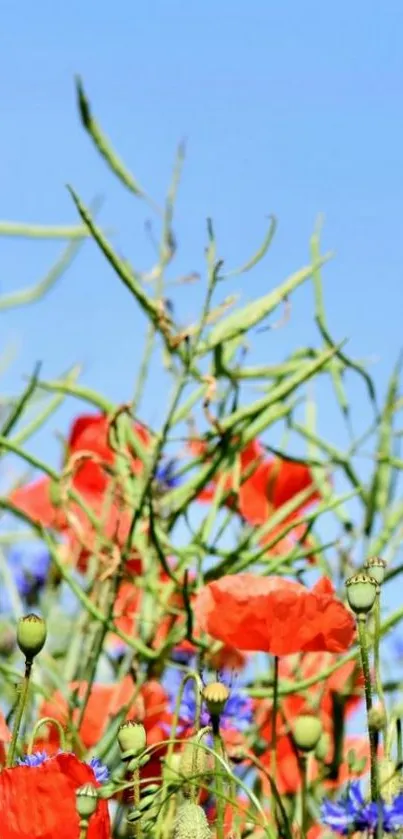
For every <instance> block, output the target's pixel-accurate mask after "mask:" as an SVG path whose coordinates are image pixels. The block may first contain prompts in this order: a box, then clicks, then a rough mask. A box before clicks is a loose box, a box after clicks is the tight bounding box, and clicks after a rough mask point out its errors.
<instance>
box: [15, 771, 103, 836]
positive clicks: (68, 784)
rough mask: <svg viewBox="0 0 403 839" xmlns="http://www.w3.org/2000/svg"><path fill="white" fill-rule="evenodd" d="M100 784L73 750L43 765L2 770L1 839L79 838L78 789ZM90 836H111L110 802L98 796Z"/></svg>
mask: <svg viewBox="0 0 403 839" xmlns="http://www.w3.org/2000/svg"><path fill="white" fill-rule="evenodd" d="M86 783H91V784H93V785H94V786H99V784H97V782H96V780H95V776H94V773H93V771H92V769H91V767H90V766H88V765H87V764H85V763H81V761H79V760H78V758H77V757H76V756H75V755H73V754H60V755H57V756H56V757H54V758H52V759H50V760H47V761H45V762H44V763H42V764H41V765H40V766H14V767H12V768H11V769H3V770H2V771H1V772H0V813H1V839H78V837H79V834H80V828H79V816H78V813H77V810H76V796H75V791H76V790H77V789H78V787H81V786H83V784H86ZM87 836H88V839H110V823H109V815H108V805H107V803H106V801H102V800H99V801H98V806H97V810H96V812H95V813H94V815H93V816H91V819H90V822H89V828H88V834H87Z"/></svg>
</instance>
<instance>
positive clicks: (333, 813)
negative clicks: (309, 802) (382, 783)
mask: <svg viewBox="0 0 403 839" xmlns="http://www.w3.org/2000/svg"><path fill="white" fill-rule="evenodd" d="M321 819H322V822H323V824H325V825H327V826H328V827H330V828H331V829H332V830H334V831H335V832H336V833H341V834H344V835H346V834H351V833H356V832H360V833H361V832H364V831H365V832H368V833H375V832H376V831H377V829H378V826H379V827H380V828H381V833H382V831H383V832H384V833H394V832H395V831H396V830H398V829H399V828H401V827H403V795H398V796H397V797H396V798H395V799H394V800H393V801H392V803H391V804H386V803H385V802H384V801H383V800H382V799H381V800H379V801H377V802H375V801H371V802H368V801H366V800H365V798H364V796H363V794H362V791H361V788H360V783H359V781H352V782H351V784H349V786H348V787H347V791H346V792H345V794H344V795H343V796H342V798H340V799H339V800H338V801H329V800H325V801H324V802H323V804H322V810H321Z"/></svg>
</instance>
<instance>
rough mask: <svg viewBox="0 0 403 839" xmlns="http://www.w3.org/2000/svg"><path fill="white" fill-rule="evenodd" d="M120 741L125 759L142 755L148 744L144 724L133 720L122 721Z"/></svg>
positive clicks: (119, 733) (119, 732)
mask: <svg viewBox="0 0 403 839" xmlns="http://www.w3.org/2000/svg"><path fill="white" fill-rule="evenodd" d="M118 743H119V746H120V750H121V752H122V759H123V760H127V759H128V758H133V757H137V756H138V755H140V754H141V752H143V751H144V749H145V747H146V745H147V735H146V730H145V728H144V725H142V724H141V723H139V722H133V721H132V720H128V721H127V722H124V723H122V725H121V726H120V727H119V731H118Z"/></svg>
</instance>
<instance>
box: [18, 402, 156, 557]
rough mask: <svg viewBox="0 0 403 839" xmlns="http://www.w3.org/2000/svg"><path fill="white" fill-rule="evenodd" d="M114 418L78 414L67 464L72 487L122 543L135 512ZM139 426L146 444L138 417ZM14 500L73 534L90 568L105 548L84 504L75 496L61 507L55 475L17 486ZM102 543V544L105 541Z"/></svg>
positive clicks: (136, 468) (137, 467) (134, 464)
mask: <svg viewBox="0 0 403 839" xmlns="http://www.w3.org/2000/svg"><path fill="white" fill-rule="evenodd" d="M109 427H110V423H109V419H108V417H107V416H106V415H105V414H94V415H83V416H80V417H77V419H76V420H75V421H74V423H73V426H72V428H71V432H70V435H69V437H68V440H67V444H66V463H67V464H68V465H70V466H71V471H72V475H71V482H70V483H71V487H72V488H73V489H74V490H76V491H77V492H78V493H79V494H80V495H81V497H82V499H83V501H84V503H85V504H86V505H87V506H88V507H89V508H90V509H91V511H92V512H93V513H94V514H95V516H96V517H97V518H99V519H100V520H101V521H102V524H103V529H102V534H103V536H104V538H105V539H106V540H112V541H114V542H115V544H117V545H119V546H121V545H122V544H123V543H124V542H125V540H126V538H127V536H128V533H129V528H130V522H131V518H132V512H131V511H130V509H128V507H127V504H125V503H124V502H123V501H122V499H121V497H120V491H119V489H118V486H117V482H115V481H114V478H113V477H112V474H111V470H112V469H113V467H114V464H115V458H116V455H115V452H114V451H113V449H112V448H111V447H110V445H109V440H108V435H109ZM134 431H135V433H136V435H137V436H138V438H139V440H140V442H141V443H143V444H144V445H145V446H147V445H148V444H149V443H150V439H151V437H150V434H149V432H148V431H147V429H146V428H144V426H143V425H141V424H140V423H138V422H136V423H135V424H134ZM130 466H131V471H132V473H133V474H139V472H140V471H141V469H142V467H143V464H142V461H141V460H140V459H139V458H137V457H136V456H135V455H134V454H132V455H131V456H130ZM10 500H11V501H12V502H13V504H15V505H16V507H18V508H19V509H20V510H21V511H22V512H23V513H25V514H26V515H28V516H29V517H30V518H31V519H32V520H33V521H35V522H39V523H40V524H42V525H44V526H45V527H49V528H52V529H54V530H56V531H59V532H61V533H62V534H64V535H66V536H67V539H68V543H69V547H70V549H71V553H72V555H73V557H74V558H76V560H77V561H78V563H79V566H80V567H83V568H85V563H86V560H87V558H88V555H89V554H91V552H92V551H93V550H94V548H97V547H98V549H99V544H98V542H99V534H98V533H97V531H96V530H94V527H93V525H92V523H91V521H90V520H89V518H88V516H87V514H86V513H85V512H84V510H83V509H82V508H81V507H80V505H79V504H77V503H75V502H72V501H69V502H68V504H66V505H63V506H62V507H61V506H58V505H57V504H55V500H54V498H52V492H51V480H50V479H49V478H47V477H46V478H40V479H39V480H37V481H34V482H33V483H31V484H28V485H27V486H23V487H20V488H19V489H16V490H14V491H13V492H12V493H11V495H10ZM101 547H102V546H101ZM133 559H134V560H137V562H135V566H134V568H133V570H134V572H136V573H137V572H138V571H139V568H140V566H139V557H138V555H137V556H134V557H133Z"/></svg>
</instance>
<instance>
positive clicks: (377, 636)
mask: <svg viewBox="0 0 403 839" xmlns="http://www.w3.org/2000/svg"><path fill="white" fill-rule="evenodd" d="M374 619H375V633H374V667H375V687H376V692H377V695H378V699H379V702H380V705H381V708H382V716H383V718H384V724H383V726H382V736H383V743H384V746H386V732H387V716H386V704H385V695H384V692H383V685H382V673H381V659H380V640H381V597H380V593H378V594H377V595H376V599H375V605H374Z"/></svg>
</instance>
